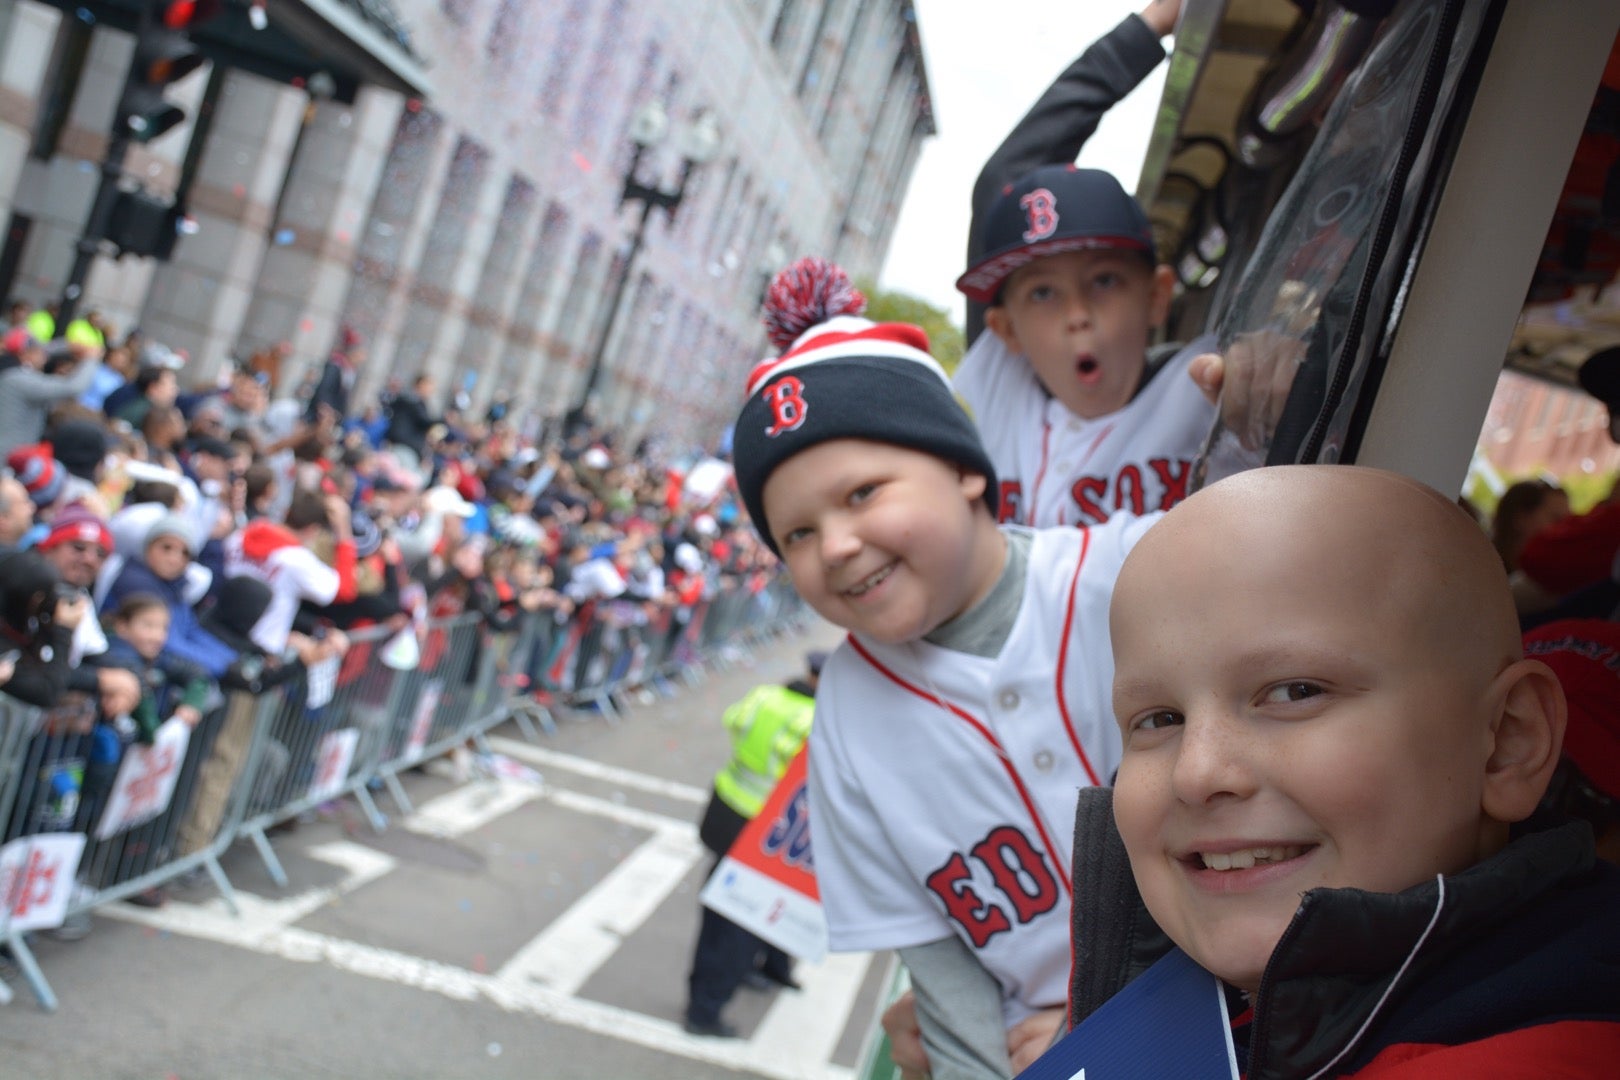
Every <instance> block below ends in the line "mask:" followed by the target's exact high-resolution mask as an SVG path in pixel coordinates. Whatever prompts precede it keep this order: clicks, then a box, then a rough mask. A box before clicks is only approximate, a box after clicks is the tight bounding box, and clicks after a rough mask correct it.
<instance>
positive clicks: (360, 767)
mask: <svg viewBox="0 0 1620 1080" xmlns="http://www.w3.org/2000/svg"><path fill="white" fill-rule="evenodd" d="M390 636H392V635H391V633H390V632H388V631H385V630H383V629H381V628H367V629H363V630H357V631H354V632H353V633H352V634H350V642H351V645H350V649H351V651H350V654H349V656H348V657H346V658H345V660H344V662H343V663H342V664H341V665H337V670H336V671H321V670H317V671H312V672H309V673H308V674H307V675H306V676H305V677H303V678H302V679H298V680H294V681H292V682H289V683H288V684H287V685H286V686H285V687H284V688H283V690H282V691H281V693H280V695H279V699H280V700H279V703H278V704H277V706H276V708H275V709H274V714H273V719H272V722H271V724H270V734H269V744H268V746H267V747H266V751H265V754H264V760H263V762H262V764H261V766H260V769H259V771H258V775H257V776H256V777H255V779H254V784H253V789H254V790H253V797H252V800H251V805H250V809H249V812H248V817H247V820H246V821H244V822H243V823H242V825H241V828H240V834H241V835H243V836H245V837H247V838H248V839H249V840H251V841H252V843H253V845H254V847H255V848H256V849H257V850H258V852H259V857H260V858H261V859H262V860H263V862H264V865H265V869H266V870H268V871H269V873H270V877H271V879H272V880H273V881H275V883H276V884H277V885H281V886H283V887H285V885H286V884H287V875H286V871H285V870H284V869H283V868H282V866H281V862H280V860H279V859H277V858H276V854H275V851H274V849H273V848H272V847H271V845H270V841H269V836H268V832H269V830H270V829H272V828H274V827H275V826H276V825H279V824H281V823H283V822H286V821H289V820H293V819H295V818H297V817H299V816H300V815H303V814H306V813H309V812H310V811H313V810H315V809H317V808H318V807H320V806H322V805H324V804H326V803H329V802H333V801H336V800H338V799H341V798H342V797H344V796H346V795H352V796H353V797H354V798H355V800H356V801H357V802H358V803H359V804H360V806H361V809H362V810H363V812H364V813H365V815H366V818H367V820H369V821H370V823H371V826H372V828H373V829H374V830H376V831H377V832H381V831H383V830H384V829H385V828H386V827H387V823H388V819H387V817H386V816H385V815H384V814H383V813H382V811H381V810H379V809H378V808H377V804H376V802H375V800H374V799H373V798H372V795H371V787H372V784H373V783H374V782H376V783H377V784H379V785H380V786H383V787H386V788H387V789H388V792H389V794H390V795H391V796H392V798H393V800H394V802H395V804H396V805H397V806H398V807H399V808H400V810H401V811H402V812H404V813H409V812H410V809H411V806H410V800H409V799H408V798H407V797H406V795H405V789H404V787H403V786H401V784H400V782H399V779H398V777H399V773H400V772H402V771H404V770H405V769H408V768H412V767H414V766H416V765H419V764H421V763H422V762H423V761H426V760H429V759H431V758H433V757H437V756H439V755H441V754H444V753H445V752H447V751H449V750H452V749H454V748H455V747H457V746H461V745H463V744H464V743H466V742H468V741H469V740H470V741H473V742H475V743H476V744H478V745H479V747H480V749H487V747H486V746H485V745H484V744H483V741H482V740H483V735H484V733H485V732H486V731H488V730H489V729H490V728H491V727H494V726H495V725H496V724H499V723H500V722H502V721H503V720H505V719H506V718H507V716H508V715H509V710H508V709H507V708H506V704H505V701H504V697H503V696H500V695H498V692H497V691H498V688H497V686H496V674H497V662H498V661H499V660H500V658H501V657H502V656H503V655H504V654H505V651H506V649H505V645H506V642H505V640H504V639H505V638H506V635H492V634H490V633H489V632H488V629H487V627H485V626H484V624H483V621H482V619H481V618H480V617H479V616H477V615H472V614H467V615H459V616H456V617H454V618H452V619H448V620H445V621H442V622H434V623H431V624H429V626H428V629H427V639H426V642H425V643H424V645H423V647H422V650H421V657H420V661H419V663H418V664H417V665H416V666H415V667H413V668H410V669H408V670H406V669H399V670H396V669H394V668H390V667H388V666H386V664H385V663H383V662H381V660H380V659H379V656H380V653H381V651H382V650H381V649H380V648H379V646H380V645H381V644H382V643H383V641H384V640H385V639H386V638H387V637H390ZM358 650H363V651H358ZM328 678H330V679H331V682H332V685H331V686H330V687H327V686H324V685H322V680H324V679H328Z"/></svg>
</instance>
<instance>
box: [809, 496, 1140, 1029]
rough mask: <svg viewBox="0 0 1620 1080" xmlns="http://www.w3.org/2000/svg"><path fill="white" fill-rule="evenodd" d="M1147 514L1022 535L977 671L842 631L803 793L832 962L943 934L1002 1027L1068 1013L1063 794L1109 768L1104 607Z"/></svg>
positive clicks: (1112, 733) (926, 648) (922, 645)
mask: <svg viewBox="0 0 1620 1080" xmlns="http://www.w3.org/2000/svg"><path fill="white" fill-rule="evenodd" d="M1158 517H1159V515H1157V514H1152V515H1149V516H1147V517H1145V518H1133V517H1129V516H1127V515H1120V516H1118V517H1116V518H1114V519H1112V520H1111V521H1109V522H1108V523H1107V524H1105V525H1099V526H1095V527H1093V528H1089V529H1048V530H1043V531H1039V532H1037V533H1036V535H1035V537H1034V543H1033V545H1032V547H1031V550H1030V555H1029V569H1028V575H1027V577H1026V579H1025V583H1024V595H1023V602H1022V605H1021V606H1020V608H1019V611H1018V616H1017V619H1016V621H1015V622H1014V624H1013V628H1012V632H1011V635H1010V636H1009V637H1008V639H1007V642H1006V644H1005V645H1004V646H1003V647H1002V649H1001V653H1000V655H999V656H997V657H996V658H994V659H987V658H984V657H978V656H972V655H969V654H966V653H961V652H956V651H953V650H950V649H945V648H941V647H940V646H937V645H933V644H930V643H929V642H926V641H915V642H909V643H906V644H903V645H884V644H881V643H878V642H874V641H871V640H869V639H866V638H862V637H858V636H856V635H853V634H852V635H850V636H849V637H848V638H846V639H845V641H844V643H843V644H842V645H841V646H840V647H839V648H838V650H837V651H836V652H834V653H833V655H832V656H831V657H830V658H829V659H828V661H827V663H826V666H825V667H824V668H823V669H822V674H821V682H820V685H819V686H818V688H817V691H816V722H815V726H814V727H813V728H812V729H811V733H810V783H809V792H810V829H811V846H812V850H813V851H814V853H815V868H816V881H817V885H818V888H819V889H820V892H821V903H822V906H823V908H824V910H825V913H826V916H827V926H828V932H829V941H830V944H831V947H832V948H833V949H837V950H865V949H901V948H907V947H910V946H913V945H921V944H926V943H928V942H932V941H938V940H940V939H941V938H944V937H947V936H949V935H951V934H955V935H956V936H958V937H960V938H961V939H962V940H963V941H964V942H966V943H967V944H968V946H969V947H970V948H972V949H973V951H974V955H975V956H977V957H978V959H979V962H980V963H981V964H983V965H984V967H985V968H986V969H987V970H989V971H990V972H991V973H992V974H993V975H994V976H995V977H996V979H997V980H998V981H999V982H1000V984H1001V988H1002V1011H1003V1017H1004V1019H1005V1021H1006V1022H1007V1024H1009V1025H1011V1024H1015V1023H1017V1022H1018V1021H1019V1020H1022V1019H1023V1018H1024V1017H1026V1016H1028V1015H1030V1014H1031V1013H1032V1012H1034V1011H1036V1010H1038V1009H1042V1008H1050V1007H1052V1006H1054V1005H1059V1004H1062V1003H1063V1002H1064V1001H1066V1000H1068V976H1069V957H1070V954H1069V907H1070V889H1071V880H1070V865H1069V864H1070V861H1071V858H1072V854H1073V842H1074V805H1075V792H1076V791H1077V790H1078V789H1080V788H1082V787H1085V786H1087V785H1092V784H1106V783H1108V782H1109V780H1110V779H1111V778H1112V776H1113V774H1114V770H1115V769H1116V768H1117V767H1118V765H1119V759H1120V753H1121V741H1120V736H1119V730H1118V728H1117V727H1116V726H1115V723H1114V717H1113V707H1112V683H1113V675H1114V664H1113V656H1112V653H1111V652H1110V650H1109V646H1108V601H1109V597H1110V596H1111V595H1112V593H1113V589H1114V579H1115V578H1116V577H1117V576H1118V573H1119V567H1120V564H1121V563H1122V562H1123V561H1124V558H1125V555H1126V553H1127V552H1128V551H1129V550H1130V548H1131V547H1132V546H1133V545H1134V544H1135V543H1136V541H1137V539H1138V538H1139V537H1140V536H1141V534H1142V533H1143V532H1145V531H1146V530H1147V528H1148V526H1149V525H1151V524H1152V523H1153V521H1154V520H1156V519H1157V518H1158Z"/></svg>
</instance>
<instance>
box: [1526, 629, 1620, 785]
mask: <svg viewBox="0 0 1620 1080" xmlns="http://www.w3.org/2000/svg"><path fill="white" fill-rule="evenodd" d="M1524 654H1525V656H1527V657H1530V658H1532V659H1536V660H1540V661H1541V662H1542V663H1544V664H1546V665H1547V666H1548V667H1550V668H1552V669H1553V671H1555V672H1556V673H1557V674H1558V681H1559V682H1561V683H1563V685H1564V696H1565V697H1567V698H1568V699H1569V727H1568V728H1566V729H1565V731H1564V753H1565V755H1567V756H1568V758H1569V760H1570V761H1572V762H1574V763H1575V767H1576V768H1577V769H1579V770H1580V771H1581V775H1582V776H1584V777H1586V779H1587V780H1589V781H1591V783H1592V786H1594V787H1596V788H1597V789H1598V790H1599V791H1601V792H1603V793H1604V794H1605V795H1608V796H1610V797H1611V798H1616V799H1620V623H1612V622H1607V621H1605V620H1603V619H1561V620H1559V621H1558V622H1550V623H1547V624H1546V625H1545V626H1539V627H1537V628H1536V629H1534V630H1532V631H1530V633H1528V634H1526V635H1524Z"/></svg>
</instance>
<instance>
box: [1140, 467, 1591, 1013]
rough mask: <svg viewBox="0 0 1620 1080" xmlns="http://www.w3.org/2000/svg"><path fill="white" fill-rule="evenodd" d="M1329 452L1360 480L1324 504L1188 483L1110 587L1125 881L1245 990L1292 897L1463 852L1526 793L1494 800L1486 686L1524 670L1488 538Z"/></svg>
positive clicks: (1505, 749)
mask: <svg viewBox="0 0 1620 1080" xmlns="http://www.w3.org/2000/svg"><path fill="white" fill-rule="evenodd" d="M1301 468H1303V467H1297V466H1289V467H1286V468H1284V469H1266V470H1260V472H1262V473H1284V472H1288V473H1293V472H1294V471H1295V470H1296V469H1301ZM1329 468H1331V469H1333V470H1336V471H1339V472H1341V473H1344V474H1351V473H1355V474H1361V475H1358V476H1355V477H1351V476H1348V475H1346V476H1340V477H1335V478H1334V479H1336V480H1340V481H1347V482H1345V483H1340V484H1337V485H1334V486H1332V488H1331V490H1332V492H1333V494H1332V495H1331V497H1328V498H1322V497H1319V496H1318V494H1317V493H1313V492H1312V491H1311V490H1310V488H1309V484H1308V483H1297V482H1292V481H1300V480H1307V481H1308V479H1309V478H1308V477H1300V476H1294V477H1291V478H1288V481H1287V482H1281V483H1277V482H1271V481H1269V478H1268V480H1266V481H1261V482H1258V483H1251V484H1249V485H1248V490H1247V491H1244V490H1242V486H1241V481H1243V480H1244V479H1245V478H1244V477H1239V478H1236V479H1237V482H1239V490H1238V491H1237V492H1236V493H1232V492H1223V490H1222V489H1223V488H1225V487H1227V485H1228V484H1232V483H1234V481H1226V482H1223V483H1222V484H1217V485H1215V486H1213V487H1212V488H1210V489H1209V490H1208V491H1206V492H1203V493H1201V494H1200V496H1195V497H1194V499H1192V500H1189V502H1188V503H1185V504H1183V507H1185V508H1186V509H1187V510H1188V512H1187V513H1185V514H1183V513H1181V512H1180V510H1181V508H1178V510H1177V511H1176V512H1174V513H1172V514H1171V515H1169V516H1168V517H1167V518H1166V519H1165V520H1164V522H1162V523H1161V524H1160V525H1158V526H1156V527H1155V528H1154V529H1153V530H1152V531H1151V532H1150V533H1149V534H1148V535H1147V536H1146V537H1144V539H1143V541H1142V543H1141V544H1140V545H1138V547H1137V548H1136V550H1135V551H1134V552H1133V553H1132V554H1131V556H1130V558H1129V559H1128V560H1127V561H1126V564H1125V567H1124V569H1123V570H1122V572H1121V574H1120V578H1119V581H1118V584H1117V586H1116V588H1115V592H1114V600H1113V608H1112V620H1111V629H1112V640H1113V647H1114V654H1115V682H1114V711H1115V714H1116V717H1117V719H1118V720H1119V723H1120V726H1121V729H1122V731H1123V734H1124V740H1125V752H1124V757H1123V760H1122V762H1121V764H1120V769H1119V774H1118V778H1117V780H1116V782H1115V783H1116V788H1115V819H1116V822H1117V824H1118V826H1119V830H1120V834H1121V836H1122V837H1123V838H1124V841H1125V847H1126V850H1127V852H1128V853H1129V855H1130V858H1131V867H1132V870H1133V872H1134V874H1135V876H1136V881H1137V885H1138V887H1139V888H1140V890H1141V892H1142V897H1143V899H1144V901H1145V902H1146V903H1147V906H1148V910H1149V911H1150V912H1151V913H1152V915H1153V917H1154V918H1155V920H1157V921H1158V923H1159V925H1160V926H1162V927H1163V928H1164V929H1165V931H1166V932H1167V933H1168V934H1169V935H1170V936H1171V937H1172V938H1173V939H1174V940H1175V941H1176V943H1177V944H1178V945H1180V946H1181V947H1182V948H1183V949H1185V950H1186V951H1187V952H1188V953H1189V954H1190V955H1191V956H1193V957H1194V959H1196V960H1198V962H1199V963H1201V964H1202V965H1203V966H1204V967H1205V968H1207V969H1208V970H1210V971H1212V972H1214V973H1215V974H1217V975H1219V976H1220V977H1221V978H1223V979H1225V980H1226V981H1228V982H1229V983H1232V984H1233V985H1236V986H1239V987H1243V988H1245V989H1249V990H1254V989H1257V988H1258V986H1259V983H1260V978H1261V975H1262V973H1263V971H1264V969H1265V965H1266V962H1267V961H1268V959H1269V958H1270V956H1271V952H1272V950H1273V949H1274V948H1275V946H1276V944H1277V941H1278V939H1279V938H1280V937H1281V935H1282V933H1283V931H1284V930H1285V929H1286V928H1287V926H1288V924H1289V922H1290V920H1291V919H1292V918H1293V916H1294V913H1295V911H1296V909H1297V908H1298V906H1299V899H1300V894H1302V893H1303V892H1305V891H1306V890H1308V889H1313V888H1319V887H1354V888H1360V889H1368V890H1373V891H1377V892H1399V891H1401V890H1403V889H1407V888H1410V887H1412V886H1413V885H1416V884H1418V883H1420V882H1423V881H1426V880H1428V879H1430V878H1432V877H1433V876H1434V875H1436V874H1440V873H1452V872H1455V871H1458V870H1461V869H1464V868H1466V867H1468V866H1470V865H1472V864H1473V863H1474V862H1476V861H1478V860H1479V859H1480V858H1483V857H1484V856H1486V855H1488V854H1490V853H1491V852H1493V851H1494V850H1496V849H1497V848H1498V847H1500V846H1501V845H1502V844H1503V843H1505V841H1506V825H1505V824H1504V822H1506V821H1510V820H1516V819H1517V817H1522V816H1524V815H1526V814H1528V813H1529V811H1530V809H1531V808H1533V807H1534V805H1535V801H1534V800H1535V799H1536V798H1539V795H1540V790H1539V789H1538V790H1536V791H1535V792H1534V794H1530V793H1529V792H1528V789H1526V790H1525V791H1518V790H1517V789H1515V790H1514V792H1509V793H1508V795H1507V796H1506V797H1504V781H1503V779H1502V776H1503V774H1504V770H1505V765H1504V762H1505V759H1506V758H1508V757H1512V756H1513V754H1515V753H1517V752H1518V751H1517V750H1516V749H1515V745H1514V744H1515V743H1516V737H1515V738H1509V737H1508V736H1507V735H1504V734H1502V733H1503V732H1504V731H1506V732H1509V733H1511V732H1514V731H1517V728H1516V727H1514V726H1513V725H1512V724H1504V723H1503V721H1502V720H1501V717H1502V715H1503V713H1504V709H1505V705H1504V702H1506V701H1507V700H1508V699H1509V698H1510V697H1512V698H1513V700H1514V701H1518V697H1515V696H1514V695H1519V696H1522V691H1521V690H1520V689H1515V688H1516V687H1518V685H1519V684H1518V682H1517V681H1516V680H1517V679H1518V677H1519V675H1520V673H1522V672H1523V671H1526V670H1528V671H1530V673H1531V674H1530V675H1529V676H1526V677H1529V678H1534V677H1539V676H1537V675H1536V674H1535V672H1536V669H1540V668H1541V665H1539V664H1536V663H1535V662H1533V661H1520V660H1517V654H1518V644H1517V643H1518V637H1517V632H1516V631H1517V626H1516V622H1515V621H1514V618H1513V611H1512V606H1511V601H1510V600H1509V599H1508V597H1507V594H1506V590H1505V588H1504V586H1503V583H1502V581H1501V569H1500V563H1498V562H1497V561H1496V560H1495V558H1494V556H1493V555H1492V552H1491V549H1490V547H1489V546H1488V545H1487V544H1486V543H1485V542H1484V540H1483V537H1482V536H1481V535H1480V534H1479V530H1478V529H1477V528H1474V527H1473V526H1472V525H1471V524H1470V523H1468V522H1467V521H1466V519H1465V518H1464V517H1463V515H1462V514H1461V513H1459V512H1456V510H1455V507H1452V506H1450V505H1449V504H1447V503H1445V501H1444V500H1442V499H1440V497H1439V496H1437V495H1435V494H1434V493H1433V492H1429V491H1428V490H1427V489H1424V488H1420V487H1418V486H1417V485H1415V484H1412V483H1411V482H1410V481H1405V480H1403V479H1398V478H1393V477H1390V476H1389V475H1388V474H1379V473H1371V472H1370V470H1352V469H1349V468H1348V467H1345V466H1332V467H1329ZM1368 477H1371V478H1372V479H1371V480H1370V481H1369V482H1366V483H1362V482H1361V481H1363V480H1367V479H1368ZM1257 494H1258V495H1259V496H1260V497H1258V498H1256V497H1253V496H1255V495H1257ZM1223 495H1232V496H1234V497H1223ZM1396 507H1399V509H1396ZM1391 520H1394V521H1399V522H1400V523H1401V526H1402V528H1401V529H1393V528H1390V527H1388V526H1387V524H1386V525H1383V526H1381V525H1380V524H1379V523H1380V522H1388V521H1391ZM1403 530H1404V532H1403ZM1470 532H1471V533H1472V534H1473V535H1472V536H1470V535H1468V534H1469V533H1470ZM1403 545H1404V547H1403ZM1516 661H1517V663H1516ZM1552 692H1556V690H1555V689H1554V691H1552ZM1560 703H1561V699H1560ZM1560 707H1561V704H1560ZM1556 745H1557V744H1556V741H1554V743H1553V747H1554V749H1553V751H1552V757H1553V758H1554V759H1555V758H1556ZM1533 782H1534V781H1533V780H1532V781H1530V783H1532V784H1533ZM1540 785H1541V788H1542V789H1544V788H1545V779H1543V780H1541V781H1540ZM1525 797H1528V798H1529V801H1528V803H1525V802H1524V801H1523V800H1524V798H1525ZM1521 810H1522V813H1521Z"/></svg>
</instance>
